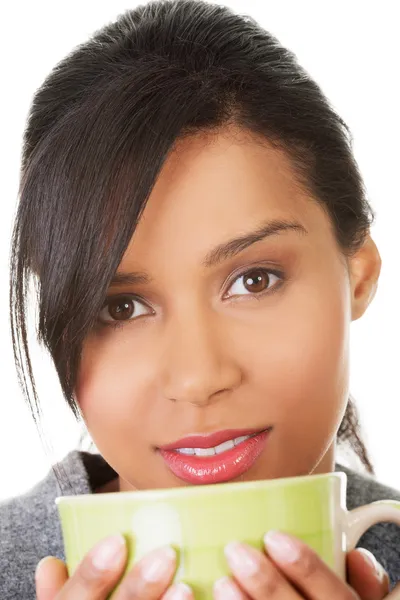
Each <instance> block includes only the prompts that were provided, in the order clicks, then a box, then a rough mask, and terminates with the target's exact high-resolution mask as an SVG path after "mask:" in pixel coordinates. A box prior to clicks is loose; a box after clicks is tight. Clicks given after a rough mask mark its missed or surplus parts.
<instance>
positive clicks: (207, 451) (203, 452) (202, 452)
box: [194, 448, 215, 456]
mask: <svg viewBox="0 0 400 600" xmlns="http://www.w3.org/2000/svg"><path fill="white" fill-rule="evenodd" d="M194 453H195V455H196V456H214V454H215V448H195V449H194Z"/></svg>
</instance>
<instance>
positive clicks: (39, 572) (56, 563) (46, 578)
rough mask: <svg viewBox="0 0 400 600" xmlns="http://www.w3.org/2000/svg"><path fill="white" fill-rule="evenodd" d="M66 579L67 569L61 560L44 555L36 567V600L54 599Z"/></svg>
mask: <svg viewBox="0 0 400 600" xmlns="http://www.w3.org/2000/svg"><path fill="white" fill-rule="evenodd" d="M67 579H68V571H67V567H66V566H65V564H64V563H63V562H62V560H59V559H58V558H54V557H53V556H46V557H45V558H43V559H42V560H41V561H40V563H39V564H38V566H37V567H36V573H35V581H36V598H37V600H54V599H55V597H56V595H57V594H58V593H59V592H60V590H61V589H62V587H63V585H64V584H65V583H66V581H67Z"/></svg>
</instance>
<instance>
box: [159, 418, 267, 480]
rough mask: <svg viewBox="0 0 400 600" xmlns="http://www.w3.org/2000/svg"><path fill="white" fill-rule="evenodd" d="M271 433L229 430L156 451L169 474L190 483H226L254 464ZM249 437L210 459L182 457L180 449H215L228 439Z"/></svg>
mask: <svg viewBox="0 0 400 600" xmlns="http://www.w3.org/2000/svg"><path fill="white" fill-rule="evenodd" d="M271 430H272V427H268V428H267V429H264V430H262V431H260V430H259V429H258V430H254V429H246V430H244V429H240V430H239V429H230V430H225V431H219V432H216V433H213V434H210V435H192V436H188V437H186V438H183V439H181V440H178V441H177V442H174V443H172V444H168V445H166V446H162V447H160V448H159V452H160V454H161V456H162V458H163V459H164V462H165V464H166V466H167V467H168V468H169V469H170V470H171V471H172V473H173V474H174V475H175V476H176V477H178V478H179V479H181V480H182V481H185V482H186V483H190V484H195V485H196V484H210V483H222V482H225V481H230V480H232V479H235V478H237V477H239V476H240V475H243V474H244V473H245V472H246V471H248V470H249V469H250V467H252V466H253V464H254V463H255V462H256V460H257V459H258V457H259V456H260V454H261V453H262V451H263V450H264V447H265V445H266V442H267V438H268V437H269V434H270V432H271ZM245 436H251V437H248V438H246V439H245V440H243V441H240V442H239V443H238V444H237V445H234V446H233V447H231V448H229V449H227V450H226V451H223V452H222V453H220V454H213V455H212V456H198V455H195V454H193V455H192V454H182V453H180V452H178V450H181V449H190V448H193V449H194V448H196V449H206V448H215V447H216V446H219V445H220V444H223V443H224V442H228V440H234V439H237V438H240V437H245Z"/></svg>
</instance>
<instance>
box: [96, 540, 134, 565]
mask: <svg viewBox="0 0 400 600" xmlns="http://www.w3.org/2000/svg"><path fill="white" fill-rule="evenodd" d="M125 548H126V544H125V538H124V537H123V536H122V535H120V534H118V535H112V536H110V537H108V538H106V539H105V540H102V541H101V542H99V543H98V544H97V545H96V546H95V547H94V549H93V554H92V564H93V565H94V567H95V568H96V569H98V570H99V571H105V570H108V569H116V568H117V567H118V566H119V565H120V564H121V560H122V557H123V555H124V553H125Z"/></svg>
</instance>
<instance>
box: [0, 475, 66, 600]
mask: <svg viewBox="0 0 400 600" xmlns="http://www.w3.org/2000/svg"><path fill="white" fill-rule="evenodd" d="M56 496H57V489H56V485H55V483H54V482H53V481H52V478H51V477H49V476H48V477H46V479H45V480H43V481H42V482H40V483H39V484H38V485H36V486H35V487H34V488H33V489H32V490H30V491H29V492H28V493H26V494H23V495H22V496H19V497H17V498H13V499H11V500H7V501H6V502H2V503H0V571H1V574H2V577H1V579H0V581H1V583H0V592H1V594H0V596H1V597H2V598H10V599H14V598H15V599H17V598H19V599H24V600H25V599H26V600H30V599H33V598H35V583H34V577H35V569H36V566H37V564H38V562H39V561H40V560H41V559H42V558H43V557H44V556H47V555H52V556H57V557H58V558H61V559H62V560H64V558H63V555H62V551H63V545H62V536H61V530H60V526H59V521H58V516H57V509H56V505H55V502H54V501H55V498H56Z"/></svg>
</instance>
